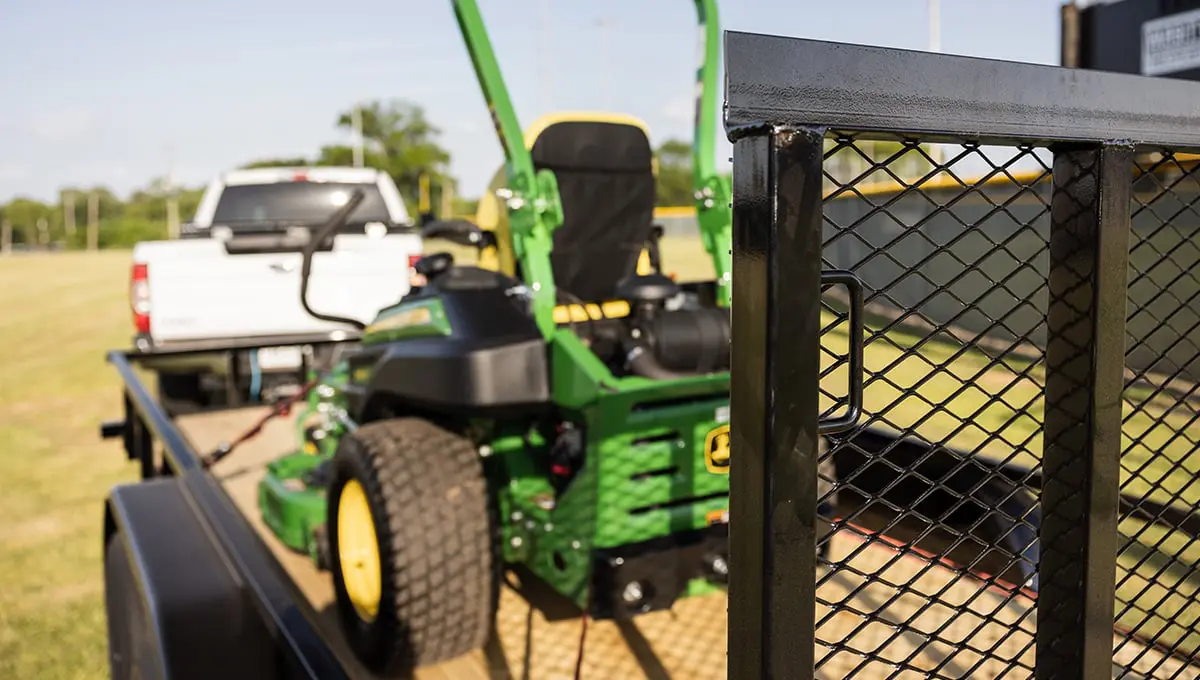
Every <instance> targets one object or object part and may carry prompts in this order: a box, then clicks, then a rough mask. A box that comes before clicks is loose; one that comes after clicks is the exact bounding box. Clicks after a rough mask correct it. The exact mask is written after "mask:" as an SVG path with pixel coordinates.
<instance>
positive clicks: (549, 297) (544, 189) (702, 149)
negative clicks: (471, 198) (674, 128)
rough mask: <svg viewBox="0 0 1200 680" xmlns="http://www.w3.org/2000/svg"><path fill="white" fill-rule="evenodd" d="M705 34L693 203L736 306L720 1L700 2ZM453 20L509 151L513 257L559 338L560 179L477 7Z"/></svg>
mask: <svg viewBox="0 0 1200 680" xmlns="http://www.w3.org/2000/svg"><path fill="white" fill-rule="evenodd" d="M694 3H695V6H696V15H697V18H698V21H699V24H700V26H701V27H702V29H703V38H702V48H701V50H700V64H699V67H698V68H697V71H696V89H697V90H698V94H697V99H696V112H695V116H696V120H695V139H694V143H693V145H692V154H693V167H694V170H693V172H694V174H695V176H694V182H695V187H696V193H695V200H696V210H697V219H698V221H699V224H700V232H701V238H702V240H703V242H704V247H705V249H706V250H707V251H708V253H709V256H710V257H711V258H712V260H713V265H714V267H715V271H716V272H717V277H718V280H717V301H718V304H721V305H726V306H727V305H729V304H730V301H731V297H730V291H731V283H732V282H731V280H730V271H731V269H730V268H731V265H732V255H731V254H730V252H729V250H730V245H729V244H730V239H731V236H732V207H731V206H730V197H731V192H730V187H729V178H727V177H722V176H718V175H717V172H716V133H717V87H718V85H717V58H718V55H719V52H720V45H721V43H720V38H721V29H720V24H719V21H718V16H717V2H716V0H694ZM451 5H452V7H453V9H454V16H455V19H457V21H458V25H459V30H460V31H461V32H462V35H463V39H464V40H465V42H466V46H467V51H468V53H469V54H470V56H471V64H472V66H473V67H474V69H475V77H476V78H477V80H478V81H479V87H480V89H481V90H482V92H483V98H484V101H485V102H486V104H487V107H488V112H489V113H490V115H491V118H492V126H493V127H494V128H495V130H496V137H497V138H498V139H499V141H500V146H501V148H502V149H503V151H504V159H505V164H504V166H505V169H506V172H507V175H508V186H507V187H506V190H505V201H506V207H507V209H508V210H509V215H510V218H509V224H510V228H511V232H512V240H513V254H514V255H515V257H516V258H517V259H518V260H519V261H520V262H521V271H522V273H523V275H524V278H525V282H526V283H527V284H528V285H529V287H530V289H532V290H533V291H534V297H533V311H534V318H535V319H536V320H537V324H538V328H539V329H540V330H541V332H542V335H543V336H544V337H546V338H550V337H551V336H552V335H553V334H554V332H555V323H554V306H555V304H556V300H557V299H558V297H557V291H556V290H555V285H554V274H553V271H552V269H551V267H550V250H551V246H552V241H551V235H552V234H553V232H554V230H555V229H557V228H558V227H559V225H561V224H562V219H563V216H562V205H561V203H560V201H559V194H558V184H557V182H556V181H555V177H554V173H552V172H549V171H546V170H542V171H538V170H537V169H536V168H535V167H534V165H533V159H532V157H531V155H530V153H529V149H528V148H526V146H525V139H524V133H523V131H522V129H521V125H520V123H519V122H518V120H517V114H516V110H515V109H514V107H513V104H512V99H511V98H510V97H509V94H508V88H507V86H506V85H505V82H504V76H503V75H502V74H501V72H500V66H499V63H498V61H497V59H496V53H495V50H494V49H493V48H492V42H491V39H490V38H489V37H488V33H487V29H486V28H485V26H484V23H483V17H482V15H481V14H480V12H479V5H478V3H477V2H476V0H451Z"/></svg>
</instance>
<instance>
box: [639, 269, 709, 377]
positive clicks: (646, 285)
mask: <svg viewBox="0 0 1200 680" xmlns="http://www.w3.org/2000/svg"><path fill="white" fill-rule="evenodd" d="M618 294H619V295H620V296H621V297H622V298H623V299H626V300H629V301H630V304H631V305H632V307H633V309H632V313H631V314H630V317H629V333H628V335H627V337H626V339H625V341H624V343H623V345H624V350H625V359H626V363H627V364H628V366H629V369H630V370H631V371H633V372H634V373H635V374H637V375H640V376H643V377H646V378H652V379H655V380H672V379H678V378H683V377H687V376H691V375H703V374H706V373H715V372H719V371H727V370H729V341H730V334H731V329H730V318H729V310H728V309H726V308H722V307H703V306H700V305H695V304H693V305H686V304H685V305H683V306H680V307H678V308H676V309H668V308H667V307H668V305H667V302H668V300H674V299H676V298H677V297H678V296H679V285H678V284H676V283H675V282H674V281H672V280H671V279H669V278H667V277H666V276H663V275H661V274H650V275H645V276H636V277H633V278H630V279H627V280H626V281H625V282H623V283H622V285H621V286H620V288H619V293H618Z"/></svg>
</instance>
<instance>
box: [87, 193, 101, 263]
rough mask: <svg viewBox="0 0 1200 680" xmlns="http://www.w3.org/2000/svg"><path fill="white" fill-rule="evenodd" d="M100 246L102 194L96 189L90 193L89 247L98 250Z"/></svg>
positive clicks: (88, 217)
mask: <svg viewBox="0 0 1200 680" xmlns="http://www.w3.org/2000/svg"><path fill="white" fill-rule="evenodd" d="M99 247H100V194H97V193H96V192H95V191H93V192H91V193H90V194H88V216H87V249H88V250H97V249H98V248H99Z"/></svg>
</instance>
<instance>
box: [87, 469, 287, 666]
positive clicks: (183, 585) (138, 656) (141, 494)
mask: <svg viewBox="0 0 1200 680" xmlns="http://www.w3.org/2000/svg"><path fill="white" fill-rule="evenodd" d="M104 548H105V550H104V553H105V565H104V566H105V600H106V610H107V614H108V625H109V662H110V665H111V668H112V675H113V677H114V678H121V677H159V678H172V679H176V678H222V679H223V680H228V679H233V678H266V677H276V676H277V675H278V669H277V667H276V660H275V657H276V645H275V643H274V641H273V640H272V638H271V636H270V635H269V634H268V631H267V628H266V626H265V624H264V622H263V621H262V619H261V618H260V617H259V616H258V614H257V612H256V610H255V609H254V607H253V605H252V603H251V598H250V597H248V594H247V593H246V592H245V591H244V589H243V588H242V586H241V584H240V583H239V581H238V579H237V578H236V577H235V575H234V572H233V571H232V570H231V568H230V564H229V562H228V561H227V559H226V557H225V555H224V554H223V553H222V552H221V551H220V549H219V548H218V547H217V545H216V544H215V543H214V541H213V540H212V538H211V535H210V533H209V532H208V530H207V528H206V526H205V525H204V524H203V523H202V521H201V519H200V518H199V516H198V515H197V514H196V512H195V510H194V509H193V507H192V505H191V503H190V502H189V500H188V497H187V495H186V494H185V492H184V490H183V481H182V479H176V478H160V479H156V480H150V481H144V482H141V483H138V484H131V485H125V486H119V487H117V488H115V489H113V491H112V492H111V494H110V495H109V497H108V501H107V503H106V508H105V518H104ZM135 667H136V668H137V669H138V673H137V674H136V675H135V674H134V670H133V669H134V668H135Z"/></svg>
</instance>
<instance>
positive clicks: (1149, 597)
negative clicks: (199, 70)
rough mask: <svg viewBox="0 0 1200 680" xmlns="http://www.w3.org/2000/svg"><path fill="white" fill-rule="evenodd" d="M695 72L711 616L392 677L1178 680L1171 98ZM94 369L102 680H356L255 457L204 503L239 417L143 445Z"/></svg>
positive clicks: (1177, 150) (1190, 292)
mask: <svg viewBox="0 0 1200 680" xmlns="http://www.w3.org/2000/svg"><path fill="white" fill-rule="evenodd" d="M727 55H728V57H727V60H728V61H727V68H726V73H727V74H728V75H727V88H728V91H727V125H728V129H729V131H730V135H731V137H732V138H733V139H734V141H735V161H734V174H735V177H734V194H733V196H734V234H735V236H734V243H733V260H734V278H735V279H736V280H737V281H738V285H737V286H736V287H733V305H734V309H735V314H734V319H735V320H736V323H735V325H734V378H735V379H734V380H732V382H731V385H732V409H733V415H732V418H733V429H732V437H733V442H732V450H734V451H737V452H738V454H737V456H736V459H737V460H738V461H739V462H737V463H735V464H733V465H732V466H731V468H730V471H731V472H732V476H731V496H730V498H731V501H732V506H733V507H732V508H731V515H730V521H731V527H732V528H731V533H730V590H729V597H728V598H726V596H725V595H724V594H722V593H719V592H717V593H711V594H708V595H703V596H697V597H693V598H687V599H685V600H680V601H679V602H677V603H676V604H675V605H674V607H673V608H672V609H670V610H667V611H660V612H652V613H649V614H645V615H643V616H640V617H638V618H636V619H633V620H621V621H592V622H588V621H587V619H586V618H584V617H582V616H580V613H579V612H578V610H577V609H576V610H572V608H571V607H570V606H564V607H561V608H560V607H558V606H557V605H556V604H555V603H554V602H552V601H548V600H546V599H543V598H542V597H540V595H539V594H538V593H537V592H536V591H535V590H534V589H533V588H532V587H531V586H532V584H533V583H534V581H532V580H530V581H526V580H525V579H523V578H522V577H521V574H520V573H510V574H509V578H508V579H506V582H505V584H504V586H503V588H502V594H501V596H500V607H499V610H498V614H497V616H496V617H495V624H494V625H493V630H492V634H491V636H490V639H489V641H488V643H487V645H486V646H485V648H484V649H483V650H480V651H478V652H473V653H471V654H467V655H464V656H463V657H461V658H457V659H453V660H451V661H449V662H448V663H446V664H440V665H438V666H434V667H427V668H422V669H419V670H418V671H417V674H418V677H472V676H473V675H474V676H478V677H510V676H515V675H518V674H520V675H523V676H526V677H557V676H569V675H570V674H571V673H572V672H573V671H574V672H575V673H576V675H577V676H582V677H604V678H607V677H637V676H647V677H696V678H704V677H726V676H728V677H734V678H766V677H775V678H810V677H836V678H856V677H862V678H874V677H905V678H908V677H1004V678H1024V677H1039V678H1042V677H1045V678H1072V677H1079V678H1094V677H1107V676H1109V675H1110V674H1112V675H1113V676H1119V677H1150V678H1191V677H1198V676H1200V673H1197V668H1196V661H1197V659H1198V657H1200V627H1198V621H1200V616H1197V612H1198V611H1200V606H1198V605H1200V603H1198V602H1197V601H1196V600H1197V599H1200V587H1198V586H1197V585H1196V584H1195V583H1194V580H1195V579H1194V573H1195V572H1196V570H1197V565H1198V564H1200V538H1198V537H1200V518H1198V517H1197V515H1196V513H1194V512H1193V510H1192V508H1193V507H1194V506H1195V505H1196V504H1197V503H1200V496H1198V493H1200V492H1198V491H1197V489H1196V486H1195V484H1194V480H1195V477H1196V474H1197V473H1198V472H1200V460H1198V457H1197V453H1196V451H1197V450H1198V449H1200V444H1198V443H1197V442H1196V440H1195V439H1194V437H1193V436H1192V435H1190V430H1191V429H1192V428H1193V426H1194V423H1195V422H1196V421H1197V420H1200V404H1197V401H1196V399H1195V394H1196V393H1197V392H1198V391H1200V388H1197V383H1196V381H1194V380H1193V379H1192V378H1191V377H1190V375H1191V374H1192V373H1193V372H1194V371H1195V370H1196V368H1197V367H1196V365H1195V360H1196V359H1197V358H1198V357H1200V349H1197V348H1200V344H1193V341H1194V340H1200V338H1195V335H1196V329H1197V328H1198V327H1200V318H1197V315H1196V313H1195V312H1194V311H1192V310H1191V306H1192V305H1191V301H1192V300H1193V299H1195V298H1196V297H1197V296H1200V282H1198V281H1197V277H1196V275H1195V274H1193V273H1192V272H1193V271H1195V270H1197V269H1200V268H1194V267H1192V266H1191V265H1190V264H1188V263H1187V260H1186V258H1187V257H1191V256H1192V255H1194V256H1196V257H1197V258H1200V250H1197V249H1196V248H1195V238H1194V236H1192V235H1190V234H1186V233H1179V232H1178V231H1177V230H1176V229H1175V224H1174V220H1175V217H1174V216H1176V215H1178V214H1180V212H1186V211H1187V210H1189V209H1191V206H1192V205H1193V203H1195V202H1196V200H1195V199H1194V198H1190V195H1191V194H1189V193H1188V192H1192V193H1197V192H1196V191H1194V188H1189V186H1190V185H1191V184H1200V183H1198V182H1196V181H1195V179H1194V178H1195V177H1196V176H1197V174H1200V173H1198V172H1197V165H1196V164H1195V163H1192V162H1191V161H1190V160H1189V159H1188V158H1187V157H1186V155H1185V153H1184V152H1186V151H1188V150H1194V149H1197V148H1200V137H1197V135H1196V133H1195V132H1194V130H1193V129H1192V127H1193V126H1192V125H1191V123H1190V120H1191V118H1192V116H1193V115H1194V112H1195V111H1196V110H1200V93H1198V92H1197V91H1196V88H1195V87H1187V86H1182V87H1181V85H1180V84H1178V83H1170V84H1164V83H1161V82H1160V81H1149V80H1147V79H1139V78H1131V77H1128V76H1114V75H1113V74H1082V75H1081V74H1078V73H1071V74H1070V76H1069V77H1067V76H1065V75H1064V72H1063V71H1061V70H1059V69H1049V68H1045V67H1036V66H1028V65H1020V64H1011V63H1004V62H994V61H986V60H978V59H964V58H959V57H947V56H937V55H925V54H920V53H913V52H906V51H900V50H887V49H879V48H869V47H861V46H854V45H839V44H829V43H819V42H815V41H805V40H790V39H784V38H775V37H769V36H755V35H748V34H741V33H731V34H728V37H727ZM918 76H919V77H918ZM979 82H987V83H989V85H990V88H989V89H988V90H987V91H986V92H984V93H982V94H981V91H980V90H979V89H978V87H977V86H976V84H977V83H979ZM797 93H803V94H804V96H803V97H798V96H796V95H797ZM847 93H853V94H852V96H848V95H847ZM897 102H900V104H897ZM1147 102H1154V106H1155V109H1154V111H1147V110H1146V107H1147V106H1148V104H1147ZM948 112H952V113H953V115H947V114H948ZM1113 139H1120V140H1124V141H1118V142H1114V141H1113ZM930 143H940V144H944V145H946V146H945V147H939V150H938V151H935V150H933V149H931V147H929V146H928V145H929V144H930ZM878 144H885V145H886V144H892V145H893V146H891V147H888V146H882V147H880V146H870V145H878ZM984 145H993V146H995V147H1002V148H1006V149H1007V150H1008V151H1007V156H1005V155H1004V152H1003V151H1001V152H996V151H994V150H991V151H989V150H988V149H986V148H985V147H984ZM880 149H883V150H884V153H883V154H882V155H880ZM1039 150H1046V151H1047V152H1048V153H1049V154H1051V157H1050V158H1049V159H1047V156H1046V154H1040V153H1039ZM1134 150H1137V151H1138V152H1139V153H1138V154H1137V155H1135V154H1133V153H1132V151H1134ZM988 153H992V154H993V158H994V157H995V156H994V154H995V153H999V154H1000V156H1001V160H1000V161H992V162H991V163H989V162H988V160H989V157H988ZM839 154H843V155H849V156H851V161H852V162H848V163H845V164H840V161H839ZM905 155H916V156H918V157H919V158H920V159H924V160H920V161H919V162H918V163H917V164H916V167H917V174H916V176H908V175H905V174H902V173H899V172H897V171H896V170H897V168H898V167H899V166H900V163H899V161H900V160H901V159H902V157H903V156H905ZM855 158H857V159H858V160H857V161H855V160H854V159H855ZM964 160H970V161H974V162H975V163H976V169H980V166H979V163H983V166H982V173H981V174H979V175H976V178H975V179H971V178H970V177H971V175H968V174H967V173H966V172H964V169H963V167H962V166H960V165H959V163H961V162H963V161H964ZM1022 163H1023V164H1024V165H1025V166H1027V167H1030V166H1031V170H1029V171H1027V172H1025V173H1024V174H1022V173H1019V172H1018V171H1017V170H1016V169H1015V167H1016V166H1017V165H1019V164H1022ZM968 165H969V164H968ZM922 166H924V167H922ZM1131 180H1132V181H1131ZM1127 208H1128V209H1127ZM1193 251H1195V252H1193ZM1189 253H1191V255H1189ZM829 269H835V270H839V271H840V272H841V273H842V276H843V277H844V279H845V280H847V281H853V282H856V283H857V285H850V286H847V287H846V288H847V290H849V291H850V293H849V295H848V296H847V297H844V298H839V297H838V296H837V295H836V294H834V293H833V292H832V291H826V294H825V295H819V294H818V291H821V289H822V282H823V278H822V270H829ZM1126 272H1128V274H1129V276H1128V277H1126V276H1125V274H1126ZM826 273H827V272H826ZM855 290H859V291H861V292H862V298H861V299H857V298H856V296H855V293H854V291H855ZM805 291H808V292H807V293H805ZM1181 346H1182V347H1183V350H1182V352H1183V354H1182V357H1183V361H1182V362H1181V361H1180V356H1181V355H1180V349H1179V348H1180V347H1181ZM1147 347H1161V348H1162V349H1163V350H1164V351H1161V352H1157V351H1156V352H1150V353H1149V355H1148V354H1147V351H1146V348H1147ZM1150 355H1153V356H1150ZM110 361H111V362H112V363H113V364H114V366H115V367H116V369H117V371H118V373H119V374H120V375H121V376H122V379H123V380H124V383H125V388H124V389H125V393H126V401H125V404H126V413H125V418H124V419H123V421H121V422H119V423H113V424H109V425H106V426H105V428H104V432H105V434H106V435H109V436H114V437H121V438H123V439H124V442H125V445H126V450H127V451H128V452H129V455H130V457H131V458H132V459H135V460H140V461H142V465H141V467H142V471H143V481H142V482H140V483H137V484H133V485H128V486H124V487H119V488H118V489H116V490H114V492H113V494H112V496H111V497H110V500H109V504H108V510H107V512H106V522H105V540H106V558H107V559H106V574H107V578H108V585H107V592H108V595H109V607H110V609H109V617H110V622H111V626H112V628H111V629H110V644H111V648H112V651H113V654H112V659H113V667H114V676H116V677H129V676H131V675H133V673H131V672H130V671H128V670H127V669H128V668H130V666H132V665H136V666H138V668H139V669H140V670H139V676H151V677H190V676H196V677H200V676H203V677H212V676H214V675H215V676H224V677H241V676H243V675H245V676H253V677H332V678H336V677H347V676H360V675H365V673H363V671H362V669H361V668H359V667H357V665H356V662H355V661H354V655H353V654H352V653H351V652H350V651H349V650H348V649H347V644H346V641H345V640H344V639H342V638H341V634H340V632H339V628H338V626H337V625H336V624H334V623H332V622H331V618H332V616H331V613H330V611H329V598H330V595H329V593H330V590H331V589H330V585H329V582H328V580H329V579H328V577H327V576H325V575H323V574H321V573H320V572H317V571H316V569H315V567H314V566H313V565H312V562H311V560H308V559H305V558H302V557H299V556H297V555H295V554H294V553H290V552H288V551H286V550H284V549H283V548H282V546H281V545H280V544H279V543H278V542H277V541H276V540H275V539H274V538H273V536H272V534H271V533H270V532H269V531H267V530H265V528H264V527H263V526H262V524H261V523H260V522H258V521H257V519H256V518H257V517H258V513H257V511H256V507H255V500H254V496H253V489H254V487H255V485H256V482H257V479H259V478H260V477H261V476H262V474H263V464H264V463H265V461H266V460H268V459H270V458H272V457H274V456H276V455H278V453H279V452H280V450H281V449H283V448H287V446H288V444H287V443H281V442H288V441H289V438H288V430H290V428H289V427H287V424H286V423H285V422H281V421H279V420H277V421H275V422H273V423H272V424H270V425H268V426H267V427H265V428H264V429H263V430H262V432H261V433H260V434H259V435H258V437H257V438H255V439H251V440H248V441H247V442H246V443H244V444H242V445H241V447H240V448H238V449H237V450H236V453H234V454H233V455H231V456H229V457H226V458H225V459H223V460H221V461H220V462H218V463H217V464H216V465H214V466H213V467H212V468H210V469H205V465H204V459H203V457H202V456H201V455H200V454H201V452H205V451H210V450H212V451H219V450H221V448H220V447H219V446H218V444H219V442H220V441H221V440H222V439H224V438H225V437H231V438H232V437H236V436H237V435H239V434H241V433H243V432H248V431H251V427H252V426H253V425H254V424H255V423H256V422H258V421H259V419H260V418H261V417H262V415H263V409H261V408H260V409H257V410H254V409H249V410H248V409H237V410H229V411H225V412H220V413H216V412H214V413H207V414H199V415H188V416H180V417H177V418H175V419H174V420H172V419H171V418H170V417H169V416H168V415H167V414H166V413H165V412H164V410H163V409H162V408H161V406H160V405H159V404H158V403H157V402H156V401H155V400H154V398H153V396H152V395H151V394H150V393H149V392H148V391H147V389H146V388H145V386H144V384H143V383H142V381H141V380H142V379H141V377H140V376H139V375H138V374H137V371H136V369H135V365H136V363H137V359H136V358H134V357H131V356H129V355H126V354H124V353H115V354H112V355H110ZM1122 369H1124V370H1122ZM847 385H849V386H850V387H849V389H848V390H847V389H845V387H846V386H847ZM831 421H834V422H838V423H839V425H838V428H837V429H839V430H840V431H839V432H829V429H830V428H829V427H828V424H829V423H830V422H831ZM281 430H282V431H283V434H282V435H281V436H280V437H279V438H276V435H278V434H279V432H280V431H281ZM821 433H826V434H828V435H829V441H828V444H829V446H828V447H827V448H828V451H827V452H824V451H823V448H822V446H821V445H820V439H819V436H820V434H821ZM1043 440H1044V442H1043ZM155 442H157V445H156V443H155ZM819 458H823V459H825V460H824V461H823V462H829V461H832V462H833V467H834V470H835V472H836V474H835V477H836V478H835V479H832V480H829V479H826V480H823V481H825V482H832V483H833V487H834V489H833V493H835V494H836V495H837V499H838V508H837V514H836V517H835V520H834V522H833V527H832V528H833V529H834V531H832V532H831V533H828V534H827V535H820V534H818V533H817V532H813V531H812V527H813V526H814V524H815V523H816V522H817V521H818V518H817V516H816V508H817V507H818V506H819V505H820V501H821V500H822V499H821V498H818V494H817V492H816V490H817V489H819V488H821V487H820V481H821V480H818V479H817V477H818V474H819V472H818V471H819V470H820V469H821V468H820V467H819V466H818V462H819V461H818V459H819ZM822 548H824V550H822ZM726 612H728V622H727V620H726ZM447 615H453V614H452V613H450V612H447ZM726 638H728V639H729V641H730V644H729V645H728V646H726V645H725V644H723V641H724V640H725V639H726ZM726 649H728V655H726Z"/></svg>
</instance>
